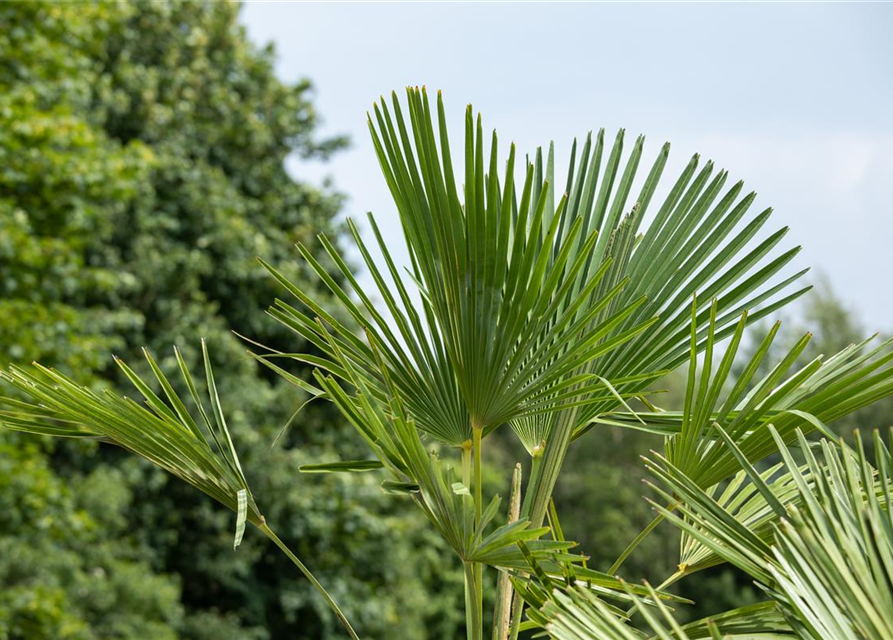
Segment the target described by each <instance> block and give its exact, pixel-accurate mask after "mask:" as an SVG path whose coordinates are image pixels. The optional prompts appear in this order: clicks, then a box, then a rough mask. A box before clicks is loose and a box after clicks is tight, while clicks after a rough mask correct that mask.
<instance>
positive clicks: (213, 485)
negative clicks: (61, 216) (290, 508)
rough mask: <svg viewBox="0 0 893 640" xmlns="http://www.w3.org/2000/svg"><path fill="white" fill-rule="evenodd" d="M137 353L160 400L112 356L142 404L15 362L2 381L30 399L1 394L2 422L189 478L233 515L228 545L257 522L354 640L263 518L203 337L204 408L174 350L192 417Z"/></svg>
mask: <svg viewBox="0 0 893 640" xmlns="http://www.w3.org/2000/svg"><path fill="white" fill-rule="evenodd" d="M143 353H144V355H145V358H146V362H147V364H148V366H149V368H150V370H151V371H152V374H153V377H154V378H155V382H156V383H157V385H158V386H159V387H160V389H161V391H162V393H163V395H164V398H165V399H162V397H161V396H159V395H158V394H157V393H156V392H155V391H153V390H152V387H151V385H150V383H148V382H146V381H144V380H143V379H142V378H140V377H139V376H138V375H137V374H136V373H135V372H134V371H133V370H132V369H131V368H130V367H129V366H127V364H125V363H124V362H123V361H122V360H120V359H118V358H115V362H116V364H117V365H118V367H119V368H120V369H121V371H122V372H123V373H124V374H125V376H126V377H127V378H128V379H129V380H130V382H131V383H132V384H133V386H134V388H135V389H136V390H137V391H138V392H139V393H140V394H141V395H142V396H143V399H144V401H145V404H140V403H138V402H136V401H134V400H132V399H131V398H128V397H126V396H122V395H120V394H118V393H115V392H114V391H111V390H109V389H106V390H103V391H102V392H94V391H92V390H90V389H88V388H86V387H83V386H80V385H78V384H76V383H75V382H73V381H72V380H70V379H69V378H67V377H66V376H64V375H63V374H61V373H59V372H57V371H55V370H53V369H48V368H46V367H43V366H41V365H39V364H36V363H35V365H34V366H35V368H36V372H34V373H32V372H29V371H25V370H23V369H20V368H18V367H10V368H9V369H8V370H6V371H2V372H0V378H2V379H3V380H5V381H6V382H8V383H9V384H10V385H12V386H13V387H14V388H16V389H17V390H18V391H19V392H20V393H21V394H22V395H23V396H24V397H26V398H28V400H27V401H22V400H16V399H13V398H2V399H0V402H2V406H3V407H4V408H3V409H2V410H0V425H2V426H3V427H6V428H7V429H11V430H15V431H23V432H28V433H33V434H39V435H51V436H61V437H71V438H91V439H97V440H100V441H102V442H106V443H109V444H114V445H117V446H120V447H122V448H124V449H127V450H128V451H130V452H131V453H134V454H136V455H138V456H140V457H143V458H145V459H147V460H149V461H150V462H152V463H153V464H155V465H157V466H159V467H161V468H162V469H164V470H165V471H168V472H169V473H171V474H173V475H175V476H177V477H178V478H180V479H181V480H184V481H186V482H188V483H189V484H191V485H192V486H193V487H195V488H196V489H198V490H199V491H201V492H203V493H205V494H206V495H208V496H210V497H211V498H213V499H214V500H216V501H217V502H219V503H220V504H222V505H223V506H225V507H227V508H228V509H230V510H232V511H234V512H236V534H235V539H234V542H233V549H235V548H237V547H238V546H239V544H240V543H241V541H242V536H243V534H244V531H245V524H246V522H250V523H251V524H253V525H254V526H256V527H257V528H258V529H259V530H260V531H261V532H263V533H264V535H266V536H267V537H268V538H269V539H270V540H272V541H273V542H274V543H275V544H276V546H277V547H279V549H280V550H281V551H282V552H283V553H284V554H285V555H286V556H287V557H288V558H289V560H291V562H292V563H293V564H294V565H295V566H296V567H297V568H298V570H299V571H300V572H301V573H302V574H304V576H305V577H306V578H307V579H308V580H309V581H310V583H311V584H312V585H313V587H314V588H315V589H316V591H317V592H318V593H319V594H320V596H322V598H323V600H324V601H325V602H326V604H327V605H328V606H329V607H330V608H331V610H332V611H333V613H334V614H335V616H336V617H337V618H338V620H339V621H340V622H341V624H342V625H343V626H344V628H345V630H346V631H347V633H348V634H349V636H350V637H351V638H354V639H355V640H358V636H357V634H356V632H355V631H354V629H353V627H351V625H350V622H349V621H348V620H347V617H346V616H345V615H344V613H343V612H342V611H341V609H340V608H339V607H338V605H337V603H336V602H335V601H334V599H333V598H332V596H331V595H330V594H329V593H328V592H327V591H326V590H325V588H324V587H323V586H322V584H321V583H320V582H319V581H318V580H317V579H316V577H315V576H314V575H313V573H311V571H310V570H309V569H308V568H307V566H306V565H305V564H304V563H303V562H302V561H301V560H300V559H299V558H298V557H297V556H296V555H295V554H294V553H293V552H292V551H291V550H290V549H289V548H288V547H287V546H286V545H285V543H283V542H282V540H280V539H279V537H278V536H277V535H276V534H275V533H274V532H273V530H272V529H271V528H270V526H269V525H268V524H267V522H266V520H265V519H264V517H263V515H261V513H260V510H259V509H258V506H257V503H256V502H255V499H254V495H253V494H252V492H251V490H250V488H249V487H248V481H247V480H246V478H245V474H244V472H243V471H242V465H241V463H240V462H239V456H238V454H237V452H236V448H235V446H234V444H233V440H232V438H231V436H230V432H229V429H228V427H227V424H226V418H225V413H224V411H223V407H222V405H221V402H220V398H219V396H218V393H217V384H216V382H215V379H214V373H213V371H212V368H211V360H210V356H209V353H208V348H207V345H206V344H205V342H204V340H202V356H203V361H204V368H205V383H206V388H207V395H208V400H209V401H210V412H209V411H208V410H207V409H206V408H205V404H204V402H203V401H202V399H201V396H200V394H199V392H198V386H197V385H196V382H195V380H194V378H193V377H192V374H191V373H190V372H189V368H188V367H187V365H186V362H185V360H184V358H183V356H182V354H181V353H180V350H179V349H176V348H175V350H174V353H175V356H176V360H177V364H178V366H179V370H180V374H181V377H182V383H183V385H184V386H185V387H186V389H188V392H189V396H190V398H191V401H192V404H193V411H194V412H195V413H197V415H198V419H197V420H196V419H195V418H194V413H193V412H190V410H189V409H188V408H187V405H186V403H185V402H184V401H183V400H182V399H181V398H180V396H179V395H178V394H177V392H176V391H175V390H174V385H173V383H172V382H171V381H170V380H169V379H168V377H167V376H165V374H164V373H163V372H162V370H161V368H160V367H159V366H158V364H157V363H156V361H155V359H154V358H153V357H152V355H151V353H149V351H148V350H146V349H144V350H143Z"/></svg>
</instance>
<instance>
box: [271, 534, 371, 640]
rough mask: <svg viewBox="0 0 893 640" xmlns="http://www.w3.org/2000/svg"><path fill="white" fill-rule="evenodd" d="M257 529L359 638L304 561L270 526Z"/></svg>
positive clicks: (349, 633)
mask: <svg viewBox="0 0 893 640" xmlns="http://www.w3.org/2000/svg"><path fill="white" fill-rule="evenodd" d="M258 529H260V530H261V531H263V533H264V535H266V536H267V537H268V538H269V539H270V540H272V541H273V542H274V543H275V544H276V546H277V547H279V549H280V550H281V551H282V553H284V554H285V555H286V556H288V559H289V560H291V561H292V562H293V563H294V565H295V566H296V567H297V568H298V569H299V570H300V571H301V573H303V574H304V576H305V577H306V578H307V579H308V580H309V581H310V584H312V585H313V587H314V588H315V589H316V590H317V591H318V592H319V593H320V595H322V597H323V599H324V600H325V601H326V604H328V605H329V607H330V608H331V609H332V611H334V612H335V615H336V616H337V617H338V620H339V621H340V622H341V624H342V625H344V628H345V629H347V633H348V635H350V637H351V638H353V640H360V637H359V636H358V635H357V632H356V631H354V630H353V627H351V626H350V622H348V620H347V617H346V616H345V615H344V613H343V612H342V611H341V609H339V608H338V605H337V604H336V603H335V601H334V600H333V599H332V596H330V595H329V592H328V591H326V590H325V588H324V587H323V586H322V585H321V584H320V583H319V580H317V579H316V577H315V576H314V575H313V574H312V573H310V569H308V568H307V567H306V566H304V563H303V562H301V561H300V560H299V559H298V557H297V556H296V555H295V554H293V553H292V552H291V549H289V548H288V547H287V546H286V545H285V543H284V542H282V540H280V539H279V536H277V535H276V534H275V533H273V530H272V529H270V527H268V526H267V525H266V523H263V524H261V525H259V526H258Z"/></svg>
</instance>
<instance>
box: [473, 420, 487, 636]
mask: <svg viewBox="0 0 893 640" xmlns="http://www.w3.org/2000/svg"><path fill="white" fill-rule="evenodd" d="M483 431H484V430H483V428H481V427H478V426H476V425H472V428H471V433H472V445H471V446H472V452H473V453H474V526H475V529H477V527H478V526H480V522H481V513H482V511H483V473H482V468H481V467H482V462H481V455H482V451H481V449H482V448H483V442H482V440H483ZM473 569H474V586H475V595H476V596H477V598H476V600H475V603H474V606H475V612H476V613H477V622H476V625H477V626H476V631H477V633H478V634H479V636H480V637H483V635H484V565H483V564H481V563H479V562H478V563H475V565H474V567H473Z"/></svg>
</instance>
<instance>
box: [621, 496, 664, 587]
mask: <svg viewBox="0 0 893 640" xmlns="http://www.w3.org/2000/svg"><path fill="white" fill-rule="evenodd" d="M675 508H676V504H675V503H671V504H669V505H667V509H668V510H670V511H672V510H673V509H675ZM663 519H664V516H663V515H662V514H660V513H659V514H657V515H656V516H654V519H653V520H652V521H651V522H649V523H648V526H647V527H645V528H644V529H642V531H640V532H639V535H637V536H636V537H635V539H634V540H633V541H632V542H630V543H629V544H628V545H627V546H626V549H624V550H623V553H621V554H620V557H618V558H617V559H616V560H615V561H614V564H612V565H611V568H610V569H608V574H609V575H612V576H613V575H614V574H615V573H617V571H619V570H620V567H621V566H622V565H623V563H624V562H626V559H627V558H629V556H630V554H631V553H632V552H633V551H635V549H636V547H638V546H639V545H640V544H641V543H642V540H644V539H645V538H647V537H648V535H649V534H650V533H651V532H652V531H654V528H655V527H656V526H657V525H659V524H660V523H661V522H663Z"/></svg>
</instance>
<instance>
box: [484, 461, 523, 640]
mask: <svg viewBox="0 0 893 640" xmlns="http://www.w3.org/2000/svg"><path fill="white" fill-rule="evenodd" d="M520 517H521V463H520V462H519V463H518V464H516V465H515V471H514V472H513V473H512V492H511V500H510V501H509V513H508V518H507V523H509V524H511V523H512V522H517V521H518V518H520ZM512 592H513V589H512V581H511V580H510V579H509V576H508V573H506V572H500V573H499V579H498V580H497V583H496V607H495V609H494V611H493V633H492V635H491V637H492V640H508V637H509V625H510V624H511V614H512Z"/></svg>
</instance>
